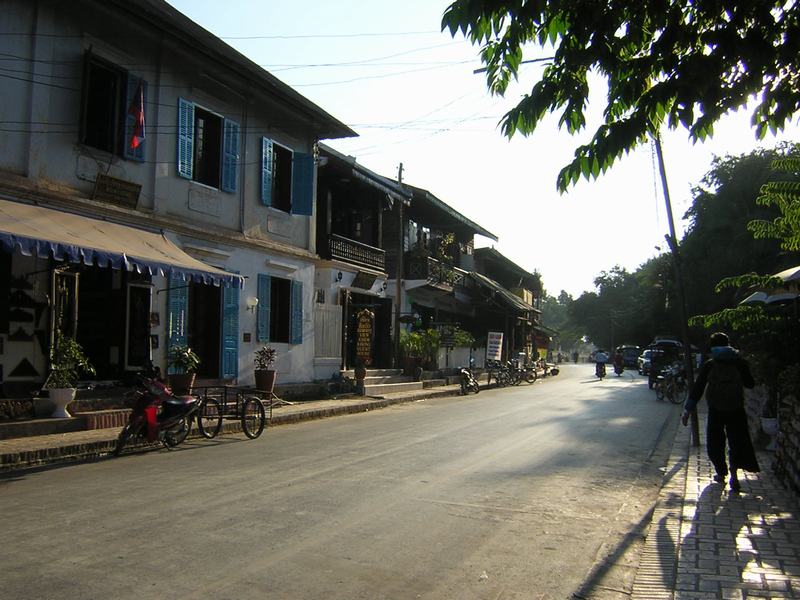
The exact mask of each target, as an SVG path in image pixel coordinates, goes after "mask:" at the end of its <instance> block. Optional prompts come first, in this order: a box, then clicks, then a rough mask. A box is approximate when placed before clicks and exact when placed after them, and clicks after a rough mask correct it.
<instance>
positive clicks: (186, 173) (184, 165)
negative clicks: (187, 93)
mask: <svg viewBox="0 0 800 600" xmlns="http://www.w3.org/2000/svg"><path fill="white" fill-rule="evenodd" d="M193 163H194V104H192V103H191V102H189V101H188V100H184V99H183V98H178V175H180V176H181V177H185V178H186V179H191V178H192V177H193V173H192V166H193Z"/></svg>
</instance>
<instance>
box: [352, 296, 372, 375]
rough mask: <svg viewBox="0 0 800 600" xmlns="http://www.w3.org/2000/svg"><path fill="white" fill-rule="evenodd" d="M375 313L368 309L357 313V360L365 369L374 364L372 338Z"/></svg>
mask: <svg viewBox="0 0 800 600" xmlns="http://www.w3.org/2000/svg"><path fill="white" fill-rule="evenodd" d="M374 324H375V313H373V312H372V311H371V310H367V309H366V308H364V309H362V310H360V311H358V312H357V313H356V359H358V360H359V361H361V362H362V363H364V366H365V367H368V366H370V365H371V364H372V336H373V331H374Z"/></svg>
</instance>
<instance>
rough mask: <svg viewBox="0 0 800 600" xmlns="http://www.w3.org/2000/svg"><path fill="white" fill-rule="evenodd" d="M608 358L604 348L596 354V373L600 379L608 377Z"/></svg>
mask: <svg viewBox="0 0 800 600" xmlns="http://www.w3.org/2000/svg"><path fill="white" fill-rule="evenodd" d="M608 358H609V357H608V353H607V352H606V351H605V350H603V349H602V348H600V349H598V350H597V352H595V353H594V364H595V367H594V372H595V374H596V375H597V376H598V377H599V378H600V379H602V378H603V377H605V376H606V363H607V362H608Z"/></svg>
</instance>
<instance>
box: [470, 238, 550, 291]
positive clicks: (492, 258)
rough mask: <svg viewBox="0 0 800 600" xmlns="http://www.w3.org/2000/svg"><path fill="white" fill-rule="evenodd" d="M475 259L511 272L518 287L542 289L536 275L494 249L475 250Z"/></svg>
mask: <svg viewBox="0 0 800 600" xmlns="http://www.w3.org/2000/svg"><path fill="white" fill-rule="evenodd" d="M475 258H476V260H478V261H487V262H493V263H495V264H496V265H498V266H499V267H500V268H502V269H505V270H506V271H509V272H511V273H512V274H513V275H514V276H515V277H519V278H520V287H526V288H527V289H529V290H536V291H541V289H542V282H541V279H540V278H539V276H538V275H537V274H534V273H531V272H530V271H526V270H525V269H523V268H522V267H520V266H519V265H518V264H517V263H515V262H513V261H512V260H510V259H509V258H507V257H506V256H504V255H503V254H501V253H500V252H498V251H497V250H495V249H494V248H488V247H486V248H475Z"/></svg>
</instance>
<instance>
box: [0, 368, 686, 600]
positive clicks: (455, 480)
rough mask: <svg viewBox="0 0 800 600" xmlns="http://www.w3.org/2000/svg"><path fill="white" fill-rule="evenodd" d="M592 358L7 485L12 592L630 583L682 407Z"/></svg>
mask: <svg viewBox="0 0 800 600" xmlns="http://www.w3.org/2000/svg"><path fill="white" fill-rule="evenodd" d="M592 370H593V369H592V367H591V365H580V366H572V365H569V366H567V367H566V368H564V369H563V370H562V374H561V375H559V376H558V377H556V378H554V379H551V380H547V381H544V382H539V383H537V384H535V385H533V386H528V385H525V384H523V385H522V386H521V387H518V388H511V389H509V388H506V389H503V390H486V391H483V392H481V393H480V394H479V395H477V396H469V397H467V398H445V399H437V400H428V401H424V402H418V403H414V404H405V405H398V406H395V407H392V408H388V409H384V410H380V411H374V412H371V413H366V414H360V415H351V416H346V417H336V418H331V419H325V420H322V421H314V422H307V423H301V424H298V425H292V426H285V427H280V428H276V429H272V430H269V431H267V432H266V433H265V435H264V436H262V437H261V438H260V439H258V440H254V441H249V440H246V439H245V438H244V437H229V438H223V439H220V440H218V441H214V442H208V441H199V440H198V441H194V442H190V443H187V444H186V445H185V446H183V447H181V448H180V449H178V450H175V451H172V452H167V451H158V452H149V453H144V454H137V455H132V456H125V457H122V458H120V459H116V460H113V459H109V460H106V461H100V462H97V463H89V464H83V465H73V466H68V467H62V468H57V469H51V470H45V471H41V472H35V473H26V474H22V475H18V476H17V477H15V478H10V479H2V480H0V565H2V566H1V567H0V568H2V585H0V598H9V599H10V598H14V599H28V598H59V599H71V598H115V599H127V598H137V599H141V598H161V597H170V598H177V599H183V598H187V599H189V598H198V599H199V598H204V599H205V598H221V599H223V598H224V599H227V598H230V599H241V598H281V599H282V598H287V599H312V598H314V599H315V598H325V599H326V600H331V599H347V600H352V599H356V598H365V599H366V598H369V599H378V598H386V599H405V598H435V599H448V600H449V599H454V598H458V599H459V600H466V599H471V598H493V599H495V598H504V599H509V598H525V599H531V598H568V597H570V596H571V595H572V594H573V592H576V591H577V592H578V596H577V597H587V598H588V597H592V598H616V597H623V595H624V593H625V591H626V589H629V588H630V580H631V578H632V572H631V568H632V564H633V562H632V561H635V551H636V548H637V544H638V543H639V542H640V539H639V535H640V533H641V531H642V529H643V527H644V526H645V525H646V522H647V513H648V510H649V509H650V507H651V505H652V500H653V498H654V497H655V494H656V493H657V491H658V483H659V481H660V471H659V467H660V466H662V465H663V461H664V456H662V452H661V448H660V445H659V443H658V442H659V440H662V441H667V442H669V441H671V431H673V430H672V427H673V425H674V423H675V421H676V416H677V411H678V408H677V407H675V406H671V405H667V404H664V403H659V402H656V401H655V398H654V396H653V394H652V392H650V391H648V390H647V384H646V380H645V379H644V378H641V377H639V376H638V375H636V374H635V373H634V372H629V371H628V372H626V373H625V376H624V377H622V378H617V377H615V376H613V375H612V376H611V377H609V378H608V379H606V380H605V381H602V382H599V381H597V380H596V379H594V378H593V377H591V375H592ZM667 438H668V439H667Z"/></svg>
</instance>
